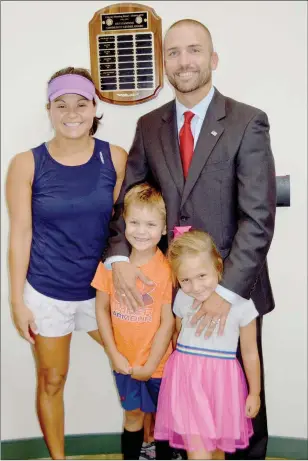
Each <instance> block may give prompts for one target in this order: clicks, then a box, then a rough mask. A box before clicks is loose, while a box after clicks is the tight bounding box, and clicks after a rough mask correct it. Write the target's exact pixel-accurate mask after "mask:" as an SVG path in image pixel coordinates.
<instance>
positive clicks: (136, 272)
mask: <svg viewBox="0 0 308 461" xmlns="http://www.w3.org/2000/svg"><path fill="white" fill-rule="evenodd" d="M112 278H113V284H114V288H115V291H116V293H117V294H118V296H119V298H121V299H123V303H121V304H123V305H124V304H125V305H126V306H127V307H128V308H130V309H132V310H133V311H136V310H137V309H138V308H140V307H144V305H143V301H142V297H141V294H140V293H139V292H138V290H137V287H136V280H137V278H139V279H140V280H141V281H142V282H143V283H145V284H146V285H153V282H152V281H151V280H150V279H148V278H147V277H146V276H145V275H143V273H142V272H141V270H140V269H137V268H136V267H135V266H134V265H133V264H131V263H130V262H126V261H118V262H114V263H112Z"/></svg>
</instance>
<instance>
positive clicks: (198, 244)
mask: <svg viewBox="0 0 308 461" xmlns="http://www.w3.org/2000/svg"><path fill="white" fill-rule="evenodd" d="M200 253H207V254H208V255H209V256H210V257H211V258H212V261H213V264H214V266H215V269H216V271H217V275H218V280H221V277H222V272H223V261H222V257H221V256H220V254H219V252H218V250H217V248H216V245H215V243H214V241H213V239H212V238H211V236H210V235H209V234H207V233H206V232H203V231H200V230H197V229H194V230H190V231H188V232H184V234H182V235H180V236H179V237H176V238H175V239H173V240H172V242H171V243H170V245H169V248H168V252H167V258H168V261H169V264H170V266H171V269H172V274H173V283H174V284H175V285H176V284H177V274H178V271H179V267H180V265H181V263H182V261H183V259H184V258H185V256H187V255H189V256H195V255H199V254H200Z"/></svg>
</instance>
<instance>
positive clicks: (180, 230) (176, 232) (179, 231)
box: [173, 226, 192, 238]
mask: <svg viewBox="0 0 308 461" xmlns="http://www.w3.org/2000/svg"><path fill="white" fill-rule="evenodd" d="M191 228H192V226H175V227H174V228H173V238H177V237H179V236H180V235H182V234H184V233H185V232H188V231H189V230H190V229H191Z"/></svg>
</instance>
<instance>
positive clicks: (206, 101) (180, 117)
mask: <svg viewBox="0 0 308 461" xmlns="http://www.w3.org/2000/svg"><path fill="white" fill-rule="evenodd" d="M214 93H215V89H214V87H213V86H212V88H211V89H210V91H209V92H208V94H207V95H206V96H205V98H203V99H202V100H201V101H200V102H199V103H198V104H196V105H195V106H194V107H192V108H191V109H188V108H187V107H185V106H184V105H183V104H182V103H180V101H178V99H176V100H175V107H176V118H177V126H178V135H179V133H180V130H181V128H182V126H183V124H184V112H186V111H190V112H193V113H194V114H195V116H194V117H193V119H192V121H191V125H190V126H191V131H192V134H193V137H194V147H196V144H197V141H198V138H199V135H200V131H201V128H202V124H203V121H204V118H205V116H206V112H207V110H208V107H209V105H210V103H211V101H212V99H213V96H214ZM119 261H126V262H128V261H129V258H128V257H126V256H120V255H119V256H111V257H110V258H107V259H106V261H105V263H104V264H105V267H106V268H107V269H111V264H112V263H114V262H119ZM215 291H216V293H217V294H219V295H220V296H221V297H222V298H224V299H225V300H226V301H228V302H229V303H230V304H235V303H237V302H240V301H243V300H244V298H242V297H241V296H240V295H238V294H237V293H234V292H233V291H231V290H228V289H227V288H225V287H223V286H221V285H218V286H217V288H216V290H215Z"/></svg>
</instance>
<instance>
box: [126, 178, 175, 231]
mask: <svg viewBox="0 0 308 461" xmlns="http://www.w3.org/2000/svg"><path fill="white" fill-rule="evenodd" d="M131 205H137V206H138V205H139V206H145V207H148V208H156V209H157V211H158V212H159V214H160V215H161V217H162V220H163V222H164V223H165V222H166V206H165V202H164V199H163V196H162V194H161V193H160V192H159V191H158V190H157V189H155V188H154V187H152V186H150V185H149V184H147V183H142V184H138V185H137V186H134V187H132V188H131V189H130V190H129V191H128V192H127V193H126V195H125V197H124V208H123V216H124V218H125V217H126V215H127V211H128V209H129V207H130V206H131Z"/></svg>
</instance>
